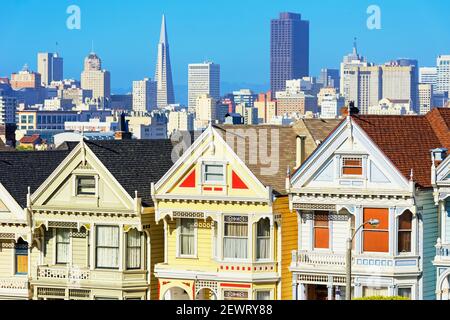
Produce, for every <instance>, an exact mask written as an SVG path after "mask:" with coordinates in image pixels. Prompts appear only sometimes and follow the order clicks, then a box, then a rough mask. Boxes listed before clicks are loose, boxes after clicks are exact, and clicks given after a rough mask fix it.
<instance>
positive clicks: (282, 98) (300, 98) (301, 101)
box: [276, 79, 318, 116]
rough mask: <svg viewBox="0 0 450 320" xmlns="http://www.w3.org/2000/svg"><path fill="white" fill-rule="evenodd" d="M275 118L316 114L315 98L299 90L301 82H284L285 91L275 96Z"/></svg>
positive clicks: (298, 80)
mask: <svg viewBox="0 0 450 320" xmlns="http://www.w3.org/2000/svg"><path fill="white" fill-rule="evenodd" d="M276 100H277V116H284V115H288V116H290V115H292V114H299V115H304V114H306V112H312V113H317V109H318V107H317V96H315V95H310V94H308V93H305V92H304V91H302V90H301V80H300V79H297V80H288V81H286V90H285V91H279V92H277V94H276Z"/></svg>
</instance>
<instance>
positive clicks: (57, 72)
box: [37, 52, 64, 86]
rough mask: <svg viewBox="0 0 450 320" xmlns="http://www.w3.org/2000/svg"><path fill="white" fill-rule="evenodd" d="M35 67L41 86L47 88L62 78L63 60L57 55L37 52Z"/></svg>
mask: <svg viewBox="0 0 450 320" xmlns="http://www.w3.org/2000/svg"><path fill="white" fill-rule="evenodd" d="M37 66H38V72H39V73H40V74H41V81H42V85H43V86H48V85H50V83H51V82H52V81H61V80H63V78H64V74H63V73H64V67H63V58H62V57H60V56H59V55H58V54H57V53H50V52H39V53H38V56H37Z"/></svg>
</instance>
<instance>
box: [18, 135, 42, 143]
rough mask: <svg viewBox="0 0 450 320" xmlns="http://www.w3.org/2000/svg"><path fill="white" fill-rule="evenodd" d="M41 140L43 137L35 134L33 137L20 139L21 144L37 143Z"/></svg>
mask: <svg viewBox="0 0 450 320" xmlns="http://www.w3.org/2000/svg"><path fill="white" fill-rule="evenodd" d="M40 139H41V136H40V135H38V134H33V135H32V136H24V137H23V138H22V139H20V143H32V144H34V143H36V142H37V141H39V140H40Z"/></svg>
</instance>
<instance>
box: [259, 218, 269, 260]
mask: <svg viewBox="0 0 450 320" xmlns="http://www.w3.org/2000/svg"><path fill="white" fill-rule="evenodd" d="M269 258H270V221H269V219H261V220H259V221H258V225H257V233H256V259H269Z"/></svg>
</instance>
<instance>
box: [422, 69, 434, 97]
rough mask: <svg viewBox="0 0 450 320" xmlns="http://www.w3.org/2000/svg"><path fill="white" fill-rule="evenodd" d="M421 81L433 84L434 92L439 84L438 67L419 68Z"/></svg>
mask: <svg viewBox="0 0 450 320" xmlns="http://www.w3.org/2000/svg"><path fill="white" fill-rule="evenodd" d="M419 83H426V84H431V85H432V86H433V92H434V91H435V90H436V85H437V68H436V67H422V68H420V69H419Z"/></svg>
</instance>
